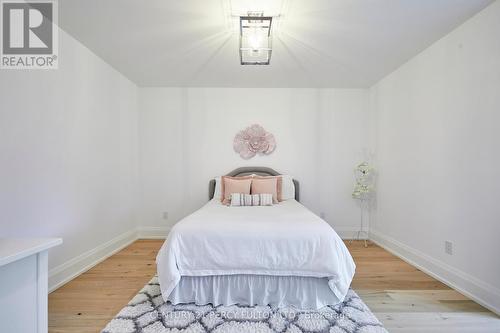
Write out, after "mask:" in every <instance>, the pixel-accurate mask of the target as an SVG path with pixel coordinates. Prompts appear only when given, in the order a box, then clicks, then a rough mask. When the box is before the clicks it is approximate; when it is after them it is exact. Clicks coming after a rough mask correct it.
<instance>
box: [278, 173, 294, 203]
mask: <svg viewBox="0 0 500 333" xmlns="http://www.w3.org/2000/svg"><path fill="white" fill-rule="evenodd" d="M290 199H295V184H294V183H293V177H292V176H290V175H281V200H283V201H285V200H290Z"/></svg>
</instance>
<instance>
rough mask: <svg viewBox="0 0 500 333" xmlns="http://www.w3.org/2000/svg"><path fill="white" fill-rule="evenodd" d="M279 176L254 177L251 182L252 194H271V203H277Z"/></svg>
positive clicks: (279, 199)
mask: <svg viewBox="0 0 500 333" xmlns="http://www.w3.org/2000/svg"><path fill="white" fill-rule="evenodd" d="M281 182H282V179H281V176H269V177H263V176H254V178H253V180H252V189H251V193H252V194H262V193H271V194H272V195H273V203H278V202H280V201H282V200H281Z"/></svg>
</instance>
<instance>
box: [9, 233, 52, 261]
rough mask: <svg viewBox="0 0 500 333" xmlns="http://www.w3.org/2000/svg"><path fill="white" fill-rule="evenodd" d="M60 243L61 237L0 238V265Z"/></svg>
mask: <svg viewBox="0 0 500 333" xmlns="http://www.w3.org/2000/svg"><path fill="white" fill-rule="evenodd" d="M59 244H62V239H61V238H0V266H4V265H7V264H10V263H11V262H14V261H16V260H19V259H23V258H25V257H28V256H30V255H32V254H35V253H38V252H41V251H44V250H47V249H49V248H51V247H54V246H57V245H59Z"/></svg>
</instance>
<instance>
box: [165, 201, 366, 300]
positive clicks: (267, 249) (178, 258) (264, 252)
mask: <svg viewBox="0 0 500 333" xmlns="http://www.w3.org/2000/svg"><path fill="white" fill-rule="evenodd" d="M156 263H157V266H158V278H159V282H160V288H161V292H162V296H163V298H164V299H165V300H167V298H168V296H169V295H170V293H171V292H172V290H173V289H174V288H175V286H176V285H177V284H178V283H179V281H180V278H181V276H211V275H233V274H253V275H274V276H305V277H326V278H328V280H329V282H328V285H329V287H330V289H331V290H332V292H333V293H334V294H335V296H336V297H337V298H338V299H339V301H342V300H343V299H344V297H345V295H346V294H347V291H348V289H349V285H350V284H351V280H352V278H353V276H354V270H355V267H356V266H355V264H354V261H353V260H352V257H351V255H350V254H349V251H348V250H347V248H346V247H345V245H344V243H343V242H342V240H341V239H340V237H339V236H338V235H337V233H336V232H335V231H334V230H333V229H332V228H331V227H330V225H328V224H327V223H326V222H325V221H323V220H322V219H320V218H319V217H317V216H316V215H315V214H313V213H312V212H311V211H309V210H308V209H307V208H305V207H304V206H302V205H301V204H300V203H298V202H297V201H295V200H287V201H284V202H281V203H279V204H277V205H274V206H269V207H265V206H264V207H260V206H259V207H255V206H254V207H227V206H224V205H222V204H220V202H219V201H218V200H211V201H210V202H208V203H207V204H206V205H205V206H204V207H202V208H201V209H199V210H198V211H196V212H194V213H193V214H191V215H189V216H187V217H186V218H184V219H183V220H182V221H180V222H179V223H177V224H176V225H175V226H174V227H173V228H172V230H171V232H170V234H169V235H168V238H167V240H166V241H165V243H164V244H163V246H162V248H161V249H160V251H159V253H158V256H157V258H156Z"/></svg>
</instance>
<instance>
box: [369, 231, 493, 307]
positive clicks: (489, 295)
mask: <svg viewBox="0 0 500 333" xmlns="http://www.w3.org/2000/svg"><path fill="white" fill-rule="evenodd" d="M370 240H372V241H373V242H375V243H376V244H377V245H379V246H381V247H383V248H384V249H386V250H387V251H389V252H391V253H392V254H394V255H396V256H398V257H400V258H401V259H403V260H404V261H406V262H407V263H409V264H410V265H412V266H415V267H416V268H418V269H420V270H421V271H423V272H425V273H427V274H429V275H430V276H432V277H433V278H435V279H436V280H439V281H441V282H443V283H444V284H446V285H448V286H449V287H451V288H453V289H455V290H457V291H458V292H460V293H462V294H464V295H465V296H467V297H469V298H471V299H472V300H474V301H476V302H477V303H479V304H481V305H482V306H484V307H485V308H488V309H489V310H491V311H492V312H494V313H496V314H497V315H500V290H499V289H497V288H496V287H494V286H492V285H490V284H488V283H486V282H484V281H481V280H479V279H478V278H476V277H474V276H471V275H469V274H468V273H465V272H463V271H461V270H458V269H456V268H454V267H452V266H450V265H448V264H446V263H444V262H442V261H440V260H436V259H434V258H432V257H430V256H428V255H426V254H425V253H422V252H420V251H418V250H416V249H414V248H412V247H409V246H407V245H405V244H403V243H401V242H399V241H397V240H395V239H393V238H391V237H389V236H386V235H384V234H382V233H381V232H379V231H377V230H373V229H371V230H370Z"/></svg>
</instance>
